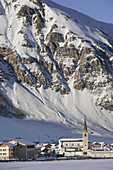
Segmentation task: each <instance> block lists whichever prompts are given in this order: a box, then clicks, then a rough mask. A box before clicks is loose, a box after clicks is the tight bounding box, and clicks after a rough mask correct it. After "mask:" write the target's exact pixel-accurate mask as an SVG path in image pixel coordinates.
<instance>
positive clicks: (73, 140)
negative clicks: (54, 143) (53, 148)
mask: <svg viewBox="0 0 113 170" xmlns="http://www.w3.org/2000/svg"><path fill="white" fill-rule="evenodd" d="M59 141H60V142H80V141H81V142H82V141H83V139H82V138H61V139H60V140H59Z"/></svg>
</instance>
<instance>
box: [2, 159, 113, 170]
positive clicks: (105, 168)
mask: <svg viewBox="0 0 113 170" xmlns="http://www.w3.org/2000/svg"><path fill="white" fill-rule="evenodd" d="M3 169H5V170H9V169H14V170H16V169H21V170H112V169H113V160H112V159H110V160H106V159H105V160H72V161H56V162H9V163H0V170H3Z"/></svg>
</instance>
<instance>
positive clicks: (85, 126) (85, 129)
mask: <svg viewBox="0 0 113 170" xmlns="http://www.w3.org/2000/svg"><path fill="white" fill-rule="evenodd" d="M84 131H87V125H86V117H84Z"/></svg>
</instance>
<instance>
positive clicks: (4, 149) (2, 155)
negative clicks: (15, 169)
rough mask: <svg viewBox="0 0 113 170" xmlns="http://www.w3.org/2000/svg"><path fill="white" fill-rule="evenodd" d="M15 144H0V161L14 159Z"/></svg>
mask: <svg viewBox="0 0 113 170" xmlns="http://www.w3.org/2000/svg"><path fill="white" fill-rule="evenodd" d="M15 147H16V145H15V144H11V143H7V142H1V143H0V160H10V159H14V152H15Z"/></svg>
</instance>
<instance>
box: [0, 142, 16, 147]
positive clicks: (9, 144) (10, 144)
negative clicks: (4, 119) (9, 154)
mask: <svg viewBox="0 0 113 170" xmlns="http://www.w3.org/2000/svg"><path fill="white" fill-rule="evenodd" d="M0 144H5V145H7V146H9V147H15V146H16V144H13V143H8V142H0Z"/></svg>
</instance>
